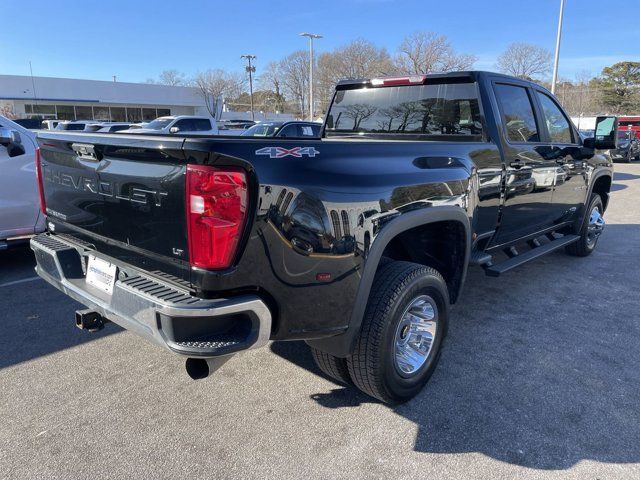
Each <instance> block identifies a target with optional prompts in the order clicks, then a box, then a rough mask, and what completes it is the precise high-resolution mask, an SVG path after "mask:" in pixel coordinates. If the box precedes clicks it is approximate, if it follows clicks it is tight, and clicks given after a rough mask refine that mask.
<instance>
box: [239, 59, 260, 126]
mask: <svg viewBox="0 0 640 480" xmlns="http://www.w3.org/2000/svg"><path fill="white" fill-rule="evenodd" d="M240 58H245V59H246V60H247V62H249V64H248V65H247V66H246V67H245V70H246V71H247V72H249V98H250V99H251V120H252V121H254V120H255V118H254V114H253V74H254V73H255V71H256V67H254V66H253V65H251V60H255V59H256V58H257V57H256V56H255V55H240Z"/></svg>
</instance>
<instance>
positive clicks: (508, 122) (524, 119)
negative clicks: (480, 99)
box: [495, 84, 540, 143]
mask: <svg viewBox="0 0 640 480" xmlns="http://www.w3.org/2000/svg"><path fill="white" fill-rule="evenodd" d="M495 91H496V96H497V97H498V104H499V106H500V115H501V117H502V123H504V125H505V128H506V130H507V138H508V139H509V141H510V142H513V143H523V142H539V141H540V136H539V135H538V127H537V125H536V117H535V115H534V113H533V106H532V105H531V99H530V98H529V94H528V93H527V90H526V89H525V88H523V87H518V86H515V85H505V84H496V86H495Z"/></svg>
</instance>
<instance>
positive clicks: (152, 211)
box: [38, 133, 188, 280]
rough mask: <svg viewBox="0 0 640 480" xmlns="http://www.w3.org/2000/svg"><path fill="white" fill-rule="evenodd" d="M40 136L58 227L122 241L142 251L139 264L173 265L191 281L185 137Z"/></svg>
mask: <svg viewBox="0 0 640 480" xmlns="http://www.w3.org/2000/svg"><path fill="white" fill-rule="evenodd" d="M38 141H39V144H40V149H41V164H42V177H43V185H44V193H45V200H46V208H47V214H48V216H49V218H50V219H51V220H53V222H54V223H56V224H58V225H56V228H58V229H59V231H58V233H61V231H64V230H68V232H67V233H70V234H71V235H73V236H76V237H78V238H80V239H82V240H83V241H88V242H90V243H93V244H100V243H101V244H103V245H109V246H110V247H111V248H112V249H113V248H115V249H117V248H118V247H120V248H121V249H122V252H127V253H125V254H124V255H126V256H128V257H134V256H136V257H138V261H135V262H133V263H140V257H142V258H144V257H146V258H148V259H153V262H155V263H157V262H160V263H166V264H169V265H172V266H173V268H171V269H169V270H171V271H172V273H174V274H175V273H177V272H179V271H183V274H181V275H179V276H181V277H182V278H183V279H185V280H188V268H187V265H186V262H187V261H188V250H187V232H186V220H185V218H186V214H185V171H186V161H185V159H184V155H183V152H182V149H181V148H182V144H183V139H167V138H165V137H141V138H136V137H133V136H127V135H91V134H78V133H74V134H72V135H65V134H57V133H53V134H46V133H43V134H39V136H38ZM106 250H109V249H106ZM111 253H113V252H111ZM118 257H120V258H121V257H122V255H118ZM121 259H122V258H121ZM124 260H129V261H130V260H131V258H126V259H124ZM181 263H184V264H185V265H184V266H183V268H179V266H180V264H181ZM145 266H146V267H149V264H148V263H147V264H145ZM165 270H166V269H165Z"/></svg>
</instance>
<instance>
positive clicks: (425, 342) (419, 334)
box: [394, 295, 438, 377]
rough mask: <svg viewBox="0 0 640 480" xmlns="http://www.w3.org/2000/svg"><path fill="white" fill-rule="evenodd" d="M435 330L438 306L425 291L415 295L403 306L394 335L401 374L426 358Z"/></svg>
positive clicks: (412, 372)
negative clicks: (417, 295) (404, 307)
mask: <svg viewBox="0 0 640 480" xmlns="http://www.w3.org/2000/svg"><path fill="white" fill-rule="evenodd" d="M437 331H438V308H437V306H436V303H435V302H434V301H433V299H432V298H431V297H429V296H428V295H420V296H419V297H416V298H414V299H413V300H412V301H411V302H410V303H409V306H408V307H407V308H406V309H405V310H404V312H403V314H402V317H401V318H400V322H399V323H398V327H397V328H396V334H395V338H394V361H395V366H396V369H397V370H398V372H399V373H400V375H402V376H403V377H411V376H413V375H415V374H416V373H417V372H418V371H419V370H420V369H421V368H422V367H423V366H424V365H425V364H426V363H427V360H428V359H429V356H430V355H431V353H432V351H433V344H434V342H435V338H436V333H437Z"/></svg>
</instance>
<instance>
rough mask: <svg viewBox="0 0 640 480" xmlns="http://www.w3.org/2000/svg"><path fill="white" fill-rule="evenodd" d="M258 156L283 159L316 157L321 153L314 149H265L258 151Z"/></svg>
mask: <svg viewBox="0 0 640 480" xmlns="http://www.w3.org/2000/svg"><path fill="white" fill-rule="evenodd" d="M256 155H268V156H269V158H283V157H296V158H301V157H315V156H316V155H320V152H319V151H318V150H316V149H315V148H314V147H293V148H284V147H264V148H261V149H260V150H256Z"/></svg>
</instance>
